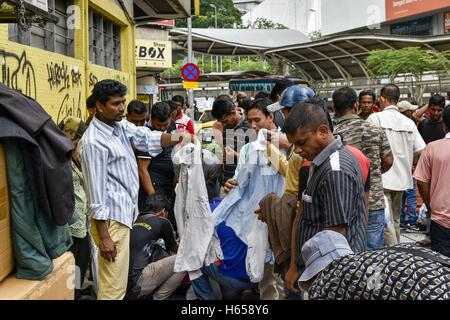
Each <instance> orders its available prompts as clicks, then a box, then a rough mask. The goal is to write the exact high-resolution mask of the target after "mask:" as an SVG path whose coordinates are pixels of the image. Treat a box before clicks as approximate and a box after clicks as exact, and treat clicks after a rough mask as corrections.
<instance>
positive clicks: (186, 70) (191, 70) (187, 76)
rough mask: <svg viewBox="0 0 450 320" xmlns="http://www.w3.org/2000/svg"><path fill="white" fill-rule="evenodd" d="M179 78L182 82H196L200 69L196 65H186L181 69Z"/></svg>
mask: <svg viewBox="0 0 450 320" xmlns="http://www.w3.org/2000/svg"><path fill="white" fill-rule="evenodd" d="M181 78H183V80H184V81H197V80H198V78H200V69H199V67H198V66H197V65H196V64H193V63H186V64H185V65H184V66H183V67H182V68H181Z"/></svg>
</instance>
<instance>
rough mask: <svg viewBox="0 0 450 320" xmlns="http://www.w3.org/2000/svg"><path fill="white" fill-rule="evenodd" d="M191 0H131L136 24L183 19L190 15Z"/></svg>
mask: <svg viewBox="0 0 450 320" xmlns="http://www.w3.org/2000/svg"><path fill="white" fill-rule="evenodd" d="M191 5H192V4H191V0H133V11H134V20H135V21H136V22H137V23H140V22H148V21H157V20H166V19H168V20H170V19H177V18H185V17H187V16H189V15H190V14H191Z"/></svg>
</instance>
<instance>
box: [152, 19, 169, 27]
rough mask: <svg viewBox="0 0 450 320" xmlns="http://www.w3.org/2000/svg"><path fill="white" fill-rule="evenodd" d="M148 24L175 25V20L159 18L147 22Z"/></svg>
mask: <svg viewBox="0 0 450 320" xmlns="http://www.w3.org/2000/svg"><path fill="white" fill-rule="evenodd" d="M148 24H156V25H158V26H166V27H175V20H160V21H154V22H149V23H148Z"/></svg>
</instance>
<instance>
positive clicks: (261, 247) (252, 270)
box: [245, 220, 269, 283]
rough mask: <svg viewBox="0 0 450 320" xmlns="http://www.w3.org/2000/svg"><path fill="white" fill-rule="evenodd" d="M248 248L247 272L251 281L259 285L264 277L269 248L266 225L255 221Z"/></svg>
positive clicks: (248, 237)
mask: <svg viewBox="0 0 450 320" xmlns="http://www.w3.org/2000/svg"><path fill="white" fill-rule="evenodd" d="M247 246H248V249H247V256H246V258H245V266H246V271H247V274H248V276H249V278H250V281H251V282H253V283H258V282H260V281H261V280H262V278H263V276H264V264H265V260H266V254H267V249H268V247H269V232H268V230H267V225H266V224H265V223H263V222H261V221H258V220H255V223H254V224H253V227H252V229H251V231H250V233H249V235H248V236H247Z"/></svg>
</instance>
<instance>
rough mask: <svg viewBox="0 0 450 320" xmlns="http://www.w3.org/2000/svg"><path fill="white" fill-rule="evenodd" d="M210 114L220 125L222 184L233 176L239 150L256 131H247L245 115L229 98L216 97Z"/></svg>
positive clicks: (254, 137) (254, 136) (253, 136)
mask: <svg viewBox="0 0 450 320" xmlns="http://www.w3.org/2000/svg"><path fill="white" fill-rule="evenodd" d="M211 114H212V116H213V117H214V118H215V119H217V121H218V122H219V123H220V124H221V127H222V139H223V145H222V146H223V153H222V156H223V163H224V166H223V177H222V185H225V182H226V181H227V180H228V179H231V178H232V177H233V176H234V171H235V170H236V166H237V163H238V158H239V151H240V150H241V148H242V147H243V146H244V145H245V144H246V143H248V142H250V140H252V141H253V140H255V139H256V133H255V132H253V134H251V132H247V130H248V124H247V121H246V120H245V116H243V115H241V114H240V113H239V112H238V111H237V109H236V106H235V104H234V103H233V100H232V99H231V98H226V97H223V98H221V99H216V100H215V101H214V104H213V108H212V111H211Z"/></svg>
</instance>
